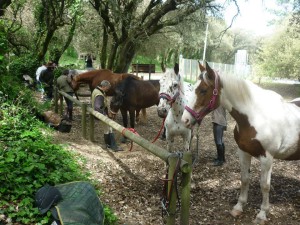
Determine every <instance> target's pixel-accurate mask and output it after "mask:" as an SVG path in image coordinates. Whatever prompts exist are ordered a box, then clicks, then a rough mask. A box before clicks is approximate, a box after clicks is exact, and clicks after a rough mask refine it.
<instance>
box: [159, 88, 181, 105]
mask: <svg viewBox="0 0 300 225" xmlns="http://www.w3.org/2000/svg"><path fill="white" fill-rule="evenodd" d="M179 94H180V93H179V91H177V92H176V93H175V95H174V96H173V97H171V96H170V95H169V94H167V93H164V92H162V93H160V94H159V99H161V98H162V99H166V100H167V101H168V102H169V104H170V106H171V107H172V104H173V103H174V102H175V101H176V99H177V97H178V96H179Z"/></svg>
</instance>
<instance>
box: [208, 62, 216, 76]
mask: <svg viewBox="0 0 300 225" xmlns="http://www.w3.org/2000/svg"><path fill="white" fill-rule="evenodd" d="M206 71H207V74H208V78H209V79H210V80H213V79H214V78H215V72H214V71H213V69H212V68H210V66H209V65H208V63H207V62H206Z"/></svg>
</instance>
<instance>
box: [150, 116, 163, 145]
mask: <svg viewBox="0 0 300 225" xmlns="http://www.w3.org/2000/svg"><path fill="white" fill-rule="evenodd" d="M165 120H166V118H164V119H163V121H162V124H161V127H160V129H159V131H158V134H157V135H156V137H155V138H154V140H153V141H152V142H151V143H154V142H156V140H157V139H158V137H159V135H160V134H161V131H162V129H163V127H164V126H165Z"/></svg>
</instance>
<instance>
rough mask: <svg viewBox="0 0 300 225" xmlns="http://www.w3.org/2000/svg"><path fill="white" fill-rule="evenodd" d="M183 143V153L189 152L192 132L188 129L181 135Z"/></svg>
mask: <svg viewBox="0 0 300 225" xmlns="http://www.w3.org/2000/svg"><path fill="white" fill-rule="evenodd" d="M182 138H183V142H184V151H187V152H188V151H190V150H191V149H190V148H191V142H192V132H191V130H190V129H186V128H185V134H184V135H182Z"/></svg>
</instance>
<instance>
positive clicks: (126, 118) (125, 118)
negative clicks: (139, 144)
mask: <svg viewBox="0 0 300 225" xmlns="http://www.w3.org/2000/svg"><path fill="white" fill-rule="evenodd" d="M120 111H121V114H122V119H123V126H124V127H127V125H128V117H127V110H125V109H120Z"/></svg>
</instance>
